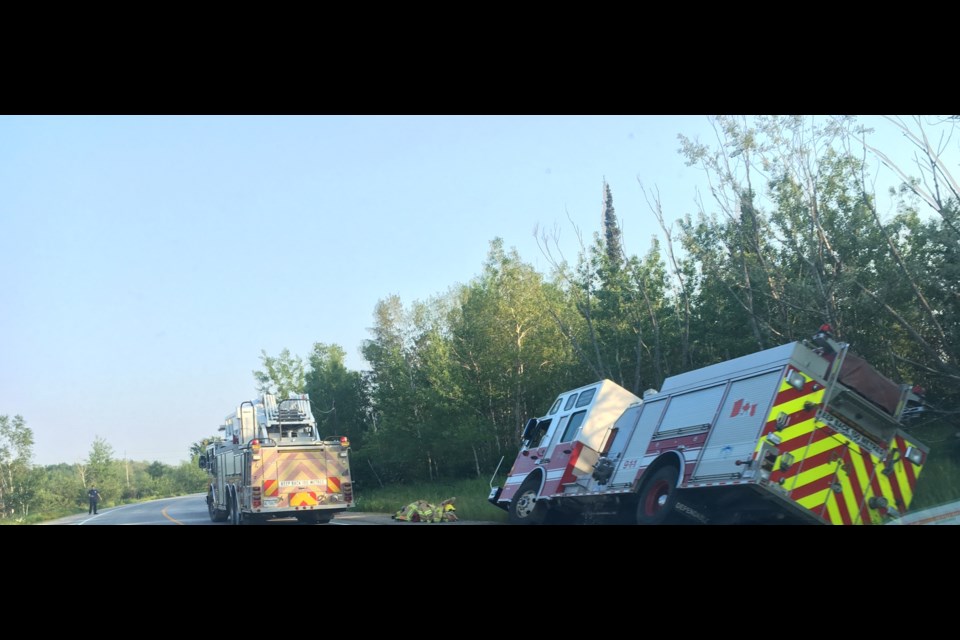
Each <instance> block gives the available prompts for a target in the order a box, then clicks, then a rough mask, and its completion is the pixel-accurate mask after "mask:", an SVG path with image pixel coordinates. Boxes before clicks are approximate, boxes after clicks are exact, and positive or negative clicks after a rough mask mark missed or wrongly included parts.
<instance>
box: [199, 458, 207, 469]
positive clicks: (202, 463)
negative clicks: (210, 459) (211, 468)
mask: <svg viewBox="0 0 960 640" xmlns="http://www.w3.org/2000/svg"><path fill="white" fill-rule="evenodd" d="M199 464H200V468H201V469H206V468H207V456H205V455H202V456H200V460H199Z"/></svg>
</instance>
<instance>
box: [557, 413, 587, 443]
mask: <svg viewBox="0 0 960 640" xmlns="http://www.w3.org/2000/svg"><path fill="white" fill-rule="evenodd" d="M586 415H587V412H586V411H577V412H576V413H575V414H573V415H572V416H570V422H569V423H568V424H567V429H566V431H564V432H563V437H562V438H561V439H560V442H570V441H571V440H573V436H574V435H576V433H577V429H579V428H580V425H581V424H583V419H584V418H585V417H586Z"/></svg>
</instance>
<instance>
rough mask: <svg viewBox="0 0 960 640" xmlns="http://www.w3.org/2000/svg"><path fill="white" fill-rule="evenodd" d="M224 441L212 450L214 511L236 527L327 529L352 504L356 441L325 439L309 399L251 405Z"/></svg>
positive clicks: (230, 419)
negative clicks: (291, 522)
mask: <svg viewBox="0 0 960 640" xmlns="http://www.w3.org/2000/svg"><path fill="white" fill-rule="evenodd" d="M220 431H222V432H223V433H224V436H223V439H222V440H220V441H217V442H214V443H211V444H210V445H208V446H207V449H206V452H205V453H204V454H203V455H201V456H200V460H199V463H200V467H201V468H203V469H206V470H207V473H208V475H209V479H210V483H209V485H208V489H207V510H208V511H209V513H210V519H211V520H212V521H214V522H226V521H229V522H230V523H231V524H241V523H251V522H259V521H263V520H267V519H271V518H290V517H295V518H297V519H298V520H300V521H301V522H305V523H311V524H323V523H327V522H330V520H331V519H332V518H333V517H334V515H335V514H337V513H339V512H342V511H346V510H347V509H348V508H349V507H351V506H352V505H353V484H352V481H351V477H350V459H349V456H348V453H349V448H350V443H349V442H348V440H347V438H346V437H340V436H336V437H332V438H323V439H321V438H320V437H319V435H318V432H317V423H316V420H315V419H314V417H313V412H312V411H311V410H310V398H309V397H308V396H307V395H306V394H291V395H290V397H289V398H288V399H286V400H280V401H279V402H278V401H277V399H276V397H275V396H274V395H272V394H264V395H263V396H261V397H260V398H259V399H258V400H256V401H255V402H254V401H246V402H243V403H241V404H240V406H239V407H238V408H237V410H236V411H235V412H233V413H231V414H230V415H228V416H227V417H226V420H225V421H224V424H223V425H222V426H221V427H220Z"/></svg>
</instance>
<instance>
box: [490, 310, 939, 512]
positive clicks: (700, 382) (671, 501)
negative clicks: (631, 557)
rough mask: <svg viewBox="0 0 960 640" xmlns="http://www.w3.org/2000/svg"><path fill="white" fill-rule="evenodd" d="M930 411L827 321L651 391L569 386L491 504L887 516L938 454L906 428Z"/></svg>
mask: <svg viewBox="0 0 960 640" xmlns="http://www.w3.org/2000/svg"><path fill="white" fill-rule="evenodd" d="M923 408H924V405H923V390H922V388H920V387H912V386H910V385H901V384H896V383H894V382H893V381H892V380H890V379H888V378H886V377H885V376H883V375H881V374H880V373H879V372H878V371H876V370H875V369H874V368H873V367H872V366H871V365H870V364H869V363H867V362H866V361H865V360H863V359H862V358H860V357H858V356H857V355H855V354H854V353H852V352H851V351H850V348H849V345H848V344H846V343H843V342H840V341H839V340H837V339H835V338H834V337H833V335H832V334H831V333H830V327H829V326H828V325H824V326H822V327H821V328H820V331H818V332H817V333H816V334H815V335H814V336H813V337H812V338H811V339H809V340H802V341H797V342H792V343H789V344H784V345H781V346H779V347H774V348H772V349H767V350H764V351H760V352H757V353H754V354H751V355H747V356H743V357H739V358H735V359H732V360H728V361H725V362H720V363H718V364H713V365H710V366H707V367H704V368H702V369H697V370H694V371H689V372H686V373H681V374H679V375H675V376H672V377H669V378H667V379H666V380H665V381H664V383H663V385H662V388H661V389H660V390H659V391H657V390H654V389H650V390H647V391H646V392H644V394H643V397H642V398H641V397H638V396H636V395H634V394H633V393H631V392H629V391H627V390H626V389H624V388H622V387H620V386H619V385H617V384H615V383H614V382H612V381H610V380H601V381H599V382H594V383H593V384H589V385H586V386H583V387H580V388H578V389H572V390H570V391H565V392H563V393H561V394H560V395H559V396H558V397H557V399H556V401H555V402H554V403H553V405H552V406H551V407H550V410H549V411H548V412H547V414H546V415H545V416H543V417H540V418H531V419H530V420H529V421H527V423H526V425H525V428H524V430H523V433H522V436H521V446H520V451H519V454H518V455H517V457H516V460H515V461H514V463H513V466H512V468H511V469H510V471H509V473H508V475H507V478H506V480H505V481H504V483H503V485H502V486H499V487H497V486H494V485H493V483H492V481H491V491H490V495H489V500H490V502H491V503H493V504H494V505H496V506H498V507H500V508H502V509H505V510H506V511H507V513H508V521H509V522H511V523H514V524H541V523H562V522H570V521H573V520H575V519H577V518H585V517H588V516H598V519H597V520H595V521H599V522H603V521H612V522H619V523H630V524H661V523H673V522H677V523H681V522H692V523H702V524H736V523H783V524H804V523H809V524H885V523H889V522H890V521H892V520H895V519H897V518H899V517H900V516H901V515H903V514H904V513H906V511H907V509H908V508H909V506H910V502H911V500H912V498H913V495H914V490H915V487H916V483H917V478H918V477H919V476H920V472H921V470H922V469H923V465H924V463H925V462H926V459H927V454H928V452H929V449H928V447H927V446H925V445H924V444H922V443H921V442H919V441H917V439H916V438H914V437H913V436H912V435H910V434H908V433H907V432H906V431H905V430H904V426H905V424H904V423H905V422H906V421H908V420H909V418H910V417H912V416H915V415H917V414H918V413H919V412H920V411H922V410H923ZM501 463H502V460H501ZM494 476H496V472H494Z"/></svg>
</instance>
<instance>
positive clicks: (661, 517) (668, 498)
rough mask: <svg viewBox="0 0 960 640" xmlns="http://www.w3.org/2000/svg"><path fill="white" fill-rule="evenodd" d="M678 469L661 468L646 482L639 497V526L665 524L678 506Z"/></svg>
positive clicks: (637, 519) (637, 520)
mask: <svg viewBox="0 0 960 640" xmlns="http://www.w3.org/2000/svg"><path fill="white" fill-rule="evenodd" d="M677 473H678V471H677V469H676V468H674V467H672V466H666V467H660V468H659V469H657V470H656V471H654V472H653V475H652V476H650V477H649V478H647V479H646V480H644V482H643V486H642V487H641V488H640V493H639V494H638V495H637V511H636V514H637V515H636V522H637V524H643V525H651V524H663V523H664V521H665V520H666V519H667V517H669V516H670V514H672V513H673V507H674V505H676V504H677Z"/></svg>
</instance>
